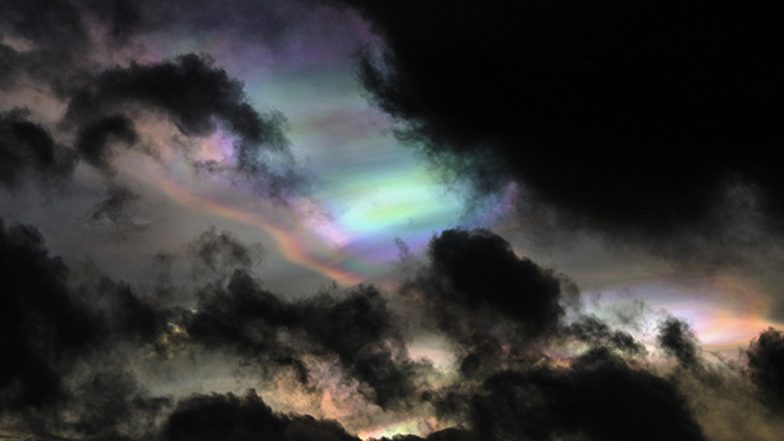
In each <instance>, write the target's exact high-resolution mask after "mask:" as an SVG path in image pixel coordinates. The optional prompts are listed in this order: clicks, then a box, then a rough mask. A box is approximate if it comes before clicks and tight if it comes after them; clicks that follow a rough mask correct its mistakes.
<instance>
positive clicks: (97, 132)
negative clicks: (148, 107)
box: [76, 115, 139, 172]
mask: <svg viewBox="0 0 784 441" xmlns="http://www.w3.org/2000/svg"><path fill="white" fill-rule="evenodd" d="M138 139H139V136H138V134H137V133H136V128H135V127H134V124H133V121H131V120H130V119H129V118H128V117H127V116H125V115H111V116H107V117H104V118H101V119H100V120H98V121H95V122H93V123H90V124H88V125H86V126H84V127H81V128H80V129H79V133H78V134H77V139H76V150H77V151H78V152H79V155H80V156H81V158H82V159H84V160H85V161H87V162H88V163H89V164H90V165H92V166H93V167H96V168H98V169H101V170H104V171H106V172H111V171H112V166H111V158H112V151H111V144H110V143H111V142H112V141H121V142H123V143H125V144H126V145H128V146H133V145H134V144H135V143H136V142H137V141H138Z"/></svg>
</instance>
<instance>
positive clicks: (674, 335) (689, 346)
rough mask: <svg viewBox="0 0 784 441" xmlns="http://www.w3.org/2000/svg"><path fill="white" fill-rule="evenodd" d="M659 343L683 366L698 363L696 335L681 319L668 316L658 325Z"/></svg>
mask: <svg viewBox="0 0 784 441" xmlns="http://www.w3.org/2000/svg"><path fill="white" fill-rule="evenodd" d="M657 340H658V342H659V345H660V346H661V347H662V348H663V349H664V351H665V352H667V354H668V355H671V356H673V357H675V359H677V360H678V362H679V363H680V364H681V365H682V366H683V367H687V368H688V367H695V366H697V365H698V364H699V355H698V344H697V337H696V336H695V335H694V331H692V330H691V328H690V327H689V325H688V324H687V323H686V322H684V321H683V320H678V319H676V318H669V319H667V320H665V321H664V322H662V323H661V324H660V325H659V335H658V336H657Z"/></svg>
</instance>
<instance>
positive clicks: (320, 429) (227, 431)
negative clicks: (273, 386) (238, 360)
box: [162, 390, 359, 441]
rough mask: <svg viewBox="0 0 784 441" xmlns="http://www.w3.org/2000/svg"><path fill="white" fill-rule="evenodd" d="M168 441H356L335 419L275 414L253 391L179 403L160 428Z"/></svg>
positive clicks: (214, 395)
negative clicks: (264, 440)
mask: <svg viewBox="0 0 784 441" xmlns="http://www.w3.org/2000/svg"><path fill="white" fill-rule="evenodd" d="M162 438H163V439H164V440H167V441H245V440H253V439H270V440H281V441H358V440H359V438H357V437H355V436H351V435H349V434H348V433H346V431H345V430H344V429H343V428H342V427H341V426H340V425H339V424H337V423H336V422H334V421H328V420H317V419H315V418H313V417H310V416H298V415H297V416H287V415H282V414H277V413H275V412H273V411H272V409H270V407H269V406H267V404H266V403H264V401H262V400H261V398H260V397H259V396H258V395H256V392H255V391H253V390H249V391H247V392H246V394H245V396H243V397H237V396H235V395H233V394H227V395H218V394H213V395H196V396H192V397H189V398H187V399H184V400H182V401H180V403H178V405H177V408H176V409H175V410H174V412H172V414H171V415H169V417H168V420H167V422H166V425H165V428H164V430H163V437H162Z"/></svg>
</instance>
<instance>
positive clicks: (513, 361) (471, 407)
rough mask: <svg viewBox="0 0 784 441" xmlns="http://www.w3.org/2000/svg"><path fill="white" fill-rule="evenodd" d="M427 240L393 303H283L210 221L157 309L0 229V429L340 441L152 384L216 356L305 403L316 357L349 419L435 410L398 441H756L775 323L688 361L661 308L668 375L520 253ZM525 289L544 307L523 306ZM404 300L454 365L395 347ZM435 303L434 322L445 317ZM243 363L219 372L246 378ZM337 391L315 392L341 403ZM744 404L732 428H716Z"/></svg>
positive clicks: (690, 351) (769, 400) (406, 338)
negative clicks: (326, 367)
mask: <svg viewBox="0 0 784 441" xmlns="http://www.w3.org/2000/svg"><path fill="white" fill-rule="evenodd" d="M429 250H430V252H429V261H428V262H426V263H425V264H423V265H422V266H421V267H420V268H419V269H418V271H416V272H415V274H414V278H413V279H412V281H411V282H412V285H411V286H409V287H408V288H407V289H409V290H412V291H410V292H407V295H406V296H404V297H402V298H399V299H396V300H395V302H390V301H389V298H387V297H386V296H385V295H384V294H382V293H381V292H380V291H379V290H378V289H377V288H375V287H372V286H357V287H353V288H350V289H346V290H338V289H337V288H325V289H324V290H323V291H322V292H319V293H317V294H315V295H313V296H309V297H305V298H301V299H297V300H291V299H286V298H285V297H283V296H282V295H280V294H277V293H274V292H272V291H269V290H267V289H265V288H264V287H263V285H262V283H261V281H259V280H258V279H256V278H254V277H253V276H252V275H250V274H249V273H248V272H247V265H246V263H247V262H248V260H246V259H245V257H248V255H246V254H245V251H247V246H246V245H244V244H242V243H241V242H240V241H238V240H237V239H236V238H234V237H233V236H231V235H229V234H226V233H219V232H217V231H216V230H214V229H211V230H208V231H207V232H206V233H204V234H202V235H200V236H199V237H197V238H196V240H194V242H193V245H192V250H191V258H194V259H199V260H204V259H206V260H204V261H203V262H202V263H204V262H213V265H214V278H213V279H212V280H211V281H207V282H205V283H200V284H197V288H195V289H193V288H192V286H193V285H188V286H183V287H177V288H175V289H181V290H183V292H186V291H187V293H188V294H187V295H186V297H188V298H185V299H178V300H177V301H173V299H171V298H166V299H161V298H157V297H150V295H142V294H139V293H137V292H135V291H134V289H133V288H132V287H131V286H130V285H129V284H127V283H124V282H122V281H115V280H112V279H110V278H108V277H106V276H104V275H102V274H100V272H98V271H97V270H93V271H86V270H82V273H85V274H81V275H80V278H79V280H78V282H79V283H74V282H73V281H70V280H69V277H68V273H69V270H68V268H67V267H66V266H65V265H64V264H63V262H62V260H60V259H59V258H57V257H52V256H50V254H49V252H48V250H47V249H46V247H45V245H44V242H43V238H42V236H41V235H40V233H38V232H37V231H36V230H35V229H33V228H32V227H25V226H13V227H2V228H0V281H1V282H2V283H3V287H4V288H3V289H2V290H0V293H1V294H2V296H3V297H2V299H1V300H2V303H3V305H4V308H2V309H0V331H2V333H0V343H1V344H0V349H1V350H2V351H3V352H2V354H1V355H2V356H3V358H4V359H6V360H11V361H12V362H10V363H5V364H3V365H2V367H0V412H2V414H3V416H4V418H5V419H4V423H3V424H4V425H3V426H2V430H4V431H6V430H8V429H9V428H10V429H13V430H14V432H13V433H16V432H19V433H22V434H24V433H35V434H38V436H41V437H43V438H45V439H46V438H47V437H49V438H52V439H56V438H57V437H60V438H69V439H91V438H90V437H96V436H98V437H101V438H103V439H126V440H142V439H151V438H160V439H164V440H191V439H193V440H211V439H247V438H248V437H263V436H266V437H273V438H274V439H284V440H289V439H290V440H308V439H336V440H356V439H357V438H356V437H355V436H354V435H351V434H349V432H348V431H347V430H346V429H344V428H343V427H342V426H341V425H340V424H339V423H337V422H334V421H328V420H321V419H317V418H314V417H311V416H308V415H306V414H282V413H277V412H274V411H272V409H271V408H270V407H269V406H268V405H267V404H265V403H264V401H262V399H261V398H259V396H258V395H257V394H256V393H255V392H252V391H251V392H248V393H246V394H245V396H242V397H239V396H236V395H233V394H231V393H227V391H225V390H216V391H214V392H213V393H206V394H205V393H201V394H196V395H192V390H189V391H183V392H182V393H180V394H179V396H177V394H173V393H172V389H171V386H166V387H164V388H163V390H168V391H169V392H168V393H166V394H161V393H158V392H156V390H155V389H156V388H157V389H159V390H160V385H159V384H158V383H159V382H160V381H162V379H163V378H168V377H169V376H174V377H177V378H185V377H189V376H194V375H197V372H198V371H192V370H190V368H185V367H184V366H183V365H181V364H178V362H175V361H174V360H185V359H187V360H188V362H187V364H188V365H189V366H190V364H191V363H193V360H198V359H201V358H204V357H210V356H219V357H220V358H221V359H222V360H233V361H239V363H240V364H239V366H246V370H245V372H246V373H247V369H248V368H250V369H251V370H252V372H253V378H254V380H252V383H253V385H254V386H259V385H261V386H263V387H266V385H267V383H268V382H270V381H272V382H274V381H277V380H276V379H278V380H279V379H281V378H294V379H296V381H298V382H299V384H298V385H293V384H289V386H287V387H293V388H294V389H297V388H301V390H303V391H305V393H306V394H314V396H316V397H318V400H322V404H321V406H324V405H325V404H324V403H323V400H325V399H326V398H324V397H325V396H327V395H326V394H324V395H323V393H324V391H322V390H321V388H331V387H335V386H334V385H333V384H331V383H330V384H326V383H324V382H323V381H321V380H319V379H318V378H317V377H318V375H321V374H319V373H318V372H316V371H315V370H314V367H316V368H317V366H318V364H317V363H315V364H314V360H321V361H323V362H326V363H327V364H329V363H332V365H333V366H336V367H337V368H338V370H339V372H330V373H329V375H334V376H337V377H339V378H337V379H335V381H336V382H338V383H341V384H343V385H344V386H345V387H356V391H357V393H358V394H359V395H360V396H361V400H360V401H359V402H353V401H350V400H347V401H346V402H340V401H336V402H335V403H339V404H338V405H341V406H349V407H350V408H351V409H349V412H359V413H362V412H366V411H367V409H364V410H363V409H358V408H356V407H357V406H369V405H370V404H371V403H372V404H374V405H376V406H377V407H376V406H374V408H375V409H378V412H381V415H383V418H392V417H394V416H397V415H399V416H401V417H405V416H407V415H411V414H416V415H418V416H420V417H421V416H423V415H427V414H432V415H434V416H435V417H437V418H438V419H439V421H441V422H442V423H443V424H442V425H439V426H436V427H438V428H439V429H441V430H438V431H435V432H433V433H431V434H429V435H427V436H426V437H425V438H422V437H420V436H408V437H402V438H399V439H400V440H406V441H421V440H428V441H439V440H440V441H452V440H455V441H458V440H459V441H467V440H477V439H486V440H498V441H505V440H511V439H537V440H538V439H541V440H554V439H561V438H566V439H571V438H573V439H584V440H587V441H604V440H613V439H636V440H641V441H644V440H649V439H650V440H660V439H679V440H703V439H707V437H706V435H705V434H708V433H710V434H711V435H712V436H715V437H716V439H717V440H723V439H733V438H732V436H733V434H761V435H760V436H762V437H763V438H762V439H773V438H771V437H770V436H768V435H766V433H768V432H770V431H771V430H775V428H776V427H778V426H776V423H775V417H774V416H775V415H777V414H778V413H780V403H779V401H780V400H779V398H780V397H778V396H777V395H776V394H777V389H776V388H777V385H776V381H777V380H776V378H777V377H776V375H777V369H778V367H779V366H777V364H776V363H777V352H776V351H779V352H781V351H780V349H781V348H780V347H779V346H784V345H781V344H780V343H781V341H784V339H782V338H781V333H780V332H779V331H774V330H768V331H766V332H764V333H763V334H762V335H761V336H760V337H759V339H757V340H755V341H754V342H753V343H752V345H751V346H750V348H749V350H748V352H747V360H748V365H747V366H733V365H732V364H723V363H714V362H709V361H707V360H706V359H704V358H703V352H702V350H701V349H700V347H699V343H698V342H697V340H696V339H695V338H694V336H693V334H692V332H691V331H690V329H689V328H688V326H687V325H686V324H685V323H684V322H683V321H680V320H678V319H674V318H672V319H668V320H666V321H664V322H662V323H661V325H660V332H659V336H658V342H659V344H660V345H661V346H662V347H663V348H664V349H665V351H667V352H668V353H670V354H672V355H673V356H674V357H676V358H677V359H678V360H679V362H680V364H681V366H683V367H686V368H689V367H693V366H700V367H701V368H700V369H678V370H672V371H668V370H667V369H669V368H666V367H662V366H656V365H654V364H651V362H650V361H649V360H647V358H646V355H647V351H646V349H645V347H644V346H643V345H642V344H641V343H639V342H637V341H635V340H634V338H633V337H632V336H631V335H630V334H628V333H627V332H626V331H624V330H623V329H612V328H611V327H610V326H608V325H607V324H605V323H603V322H602V321H600V320H599V319H598V318H597V317H595V316H585V315H579V314H578V315H577V316H576V317H571V318H569V319H568V321H567V318H566V317H565V311H564V310H563V307H561V306H559V307H558V308H555V307H552V305H553V304H556V305H557V304H560V303H561V302H563V301H564V299H568V297H569V296H570V295H571V294H570V293H569V292H568V291H564V289H565V288H564V283H566V282H568V280H565V279H563V277H564V276H560V275H556V274H555V273H554V272H552V271H550V270H546V269H543V268H541V267H539V266H538V265H536V264H535V263H533V262H531V261H530V260H528V259H524V258H521V257H518V256H517V255H515V254H514V252H513V251H512V250H511V248H510V247H509V246H508V244H507V243H506V242H505V241H504V240H503V239H502V238H500V237H499V236H496V235H494V234H492V233H490V232H488V231H484V230H472V231H468V230H449V231H446V232H443V233H442V234H440V235H437V236H435V237H434V238H433V239H432V241H431V244H430V248H429ZM242 256H245V257H242ZM248 258H250V257H248ZM221 259H223V260H227V259H228V260H227V261H226V262H223V263H221V262H222V260H221ZM436 281H438V282H439V283H435V282H436ZM415 282H416V283H415ZM567 286H568V283H567ZM569 289H573V286H572V287H569ZM415 290H420V291H419V292H418V293H419V295H413V292H414V291H415ZM491 290H494V291H491ZM152 295H157V294H152ZM537 295H538V296H544V297H545V300H546V301H544V302H543V301H542V299H534V300H532V299H531V296H537ZM194 300H195V302H194ZM172 302H174V303H172ZM400 302H411V303H410V304H407V305H406V306H405V307H404V306H402V305H401V304H400ZM541 305H545V307H542V306H541ZM416 307H419V308H422V310H421V312H422V316H421V318H422V319H424V320H425V321H427V320H430V322H428V323H429V324H430V325H431V326H430V327H429V328H426V329H427V331H428V332H433V331H435V332H437V333H440V334H441V335H443V336H444V337H446V338H447V339H449V340H450V341H451V343H452V344H454V347H452V348H451V349H453V350H454V352H455V353H456V355H458V365H457V366H456V367H455V370H454V374H457V375H451V374H449V375H446V374H444V373H439V372H437V371H436V370H435V368H434V367H433V366H431V365H430V364H428V363H426V362H420V361H414V360H412V359H411V357H410V356H409V354H408V345H409V344H410V343H411V338H412V335H411V334H410V332H411V329H412V328H411V327H409V326H413V323H410V322H411V321H412V320H415V317H414V316H405V317H404V316H402V315H400V310H399V309H398V308H404V309H407V308H416ZM526 308H527V310H525V309H526ZM434 311H436V312H438V314H441V313H444V314H447V313H448V314H449V317H450V318H451V320H452V323H451V324H450V326H446V324H444V323H441V322H439V320H437V319H435V318H434V317H433V316H432V315H431V314H432V312H434ZM532 314H533V315H532ZM492 318H495V321H496V323H493V322H492V321H491V320H492ZM531 323H533V324H534V325H535V326H533V327H532V326H531ZM413 329H417V327H416V326H413ZM574 342H578V343H582V344H587V345H588V347H587V348H585V347H584V346H583V347H579V346H578V347H575V346H574V345H572V343H574ZM777 345H778V346H777ZM779 358H780V357H779ZM231 363H232V361H229V364H231ZM145 366H146V367H145ZM205 369H207V371H209V369H208V368H207V367H205ZM240 371H242V369H239V370H235V371H234V372H233V373H232V374H231V378H232V382H233V383H234V384H236V385H243V384H245V385H250V384H249V383H248V382H249V381H251V380H249V379H248V378H246V377H245V376H243V374H242V372H240ZM156 372H165V375H163V376H160V374H159V373H158V374H156ZM280 374H285V375H284V376H281V375H280ZM290 374H293V375H290ZM259 378H261V380H259ZM203 380H204V379H203V378H199V377H194V378H189V379H188V381H195V382H201V381H203ZM433 380H436V381H433ZM258 381H261V383H259V382H258ZM751 384H754V385H755V386H756V387H749V386H750V385H751ZM351 385H355V386H351ZM302 386H304V388H302ZM206 387H209V386H206ZM341 387H343V386H341ZM297 390H300V389H297ZM336 391H337V389H336V390H331V389H330V391H329V392H330V393H331V394H332V395H331V396H332V398H330V399H331V400H340V398H339V397H340V394H339V393H336ZM697 391H699V393H698V392H697ZM204 392H210V390H209V389H207V390H206V391H204ZM718 397H724V398H721V399H719V398H718ZM728 397H736V398H737V399H740V400H743V402H744V403H746V404H743V405H740V404H737V403H733V402H732V399H730V398H728ZM318 400H317V402H318ZM175 403H176V404H175ZM357 403H359V404H357ZM333 405H335V404H333ZM315 411H318V412H323V409H322V408H321V407H319V406H318V405H317V406H316V408H314V412H315ZM422 412H424V414H421V413H422ZM744 412H749V415H747V417H744V418H741V421H740V422H737V423H736V424H733V425H732V428H729V429H728V427H729V426H728V425H726V424H724V425H722V424H718V423H716V421H715V420H717V419H719V420H720V419H722V418H725V417H726V415H729V414H740V415H744ZM306 413H307V412H306ZM322 414H323V413H322ZM341 415H342V414H341ZM354 417H355V415H353V414H351V415H350V416H349V417H345V419H344V420H343V421H342V422H343V423H344V424H348V423H350V422H351V421H353V420H352V418H354ZM377 417H378V416H377ZM354 423H356V421H354ZM9 424H10V425H9ZM706 424H708V425H710V427H707V426H706ZM450 425H452V426H454V427H451V428H446V429H444V427H449V426H450Z"/></svg>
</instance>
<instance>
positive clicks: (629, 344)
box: [565, 316, 646, 355]
mask: <svg viewBox="0 0 784 441" xmlns="http://www.w3.org/2000/svg"><path fill="white" fill-rule="evenodd" d="M565 333H566V335H567V336H570V337H574V338H576V339H578V340H580V341H583V342H586V343H588V344H590V345H591V346H592V347H603V348H612V349H615V350H618V351H621V352H623V353H626V354H629V355H636V354H645V352H646V350H645V346H644V345H642V344H641V343H639V342H637V341H636V340H635V339H634V337H632V336H631V335H630V334H629V333H628V332H624V331H619V330H613V329H610V327H609V326H608V325H607V324H606V323H604V322H603V321H601V320H599V319H598V318H597V317H595V316H581V317H580V318H578V319H577V320H575V321H574V323H570V324H569V325H568V326H567V327H566V332H565Z"/></svg>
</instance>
